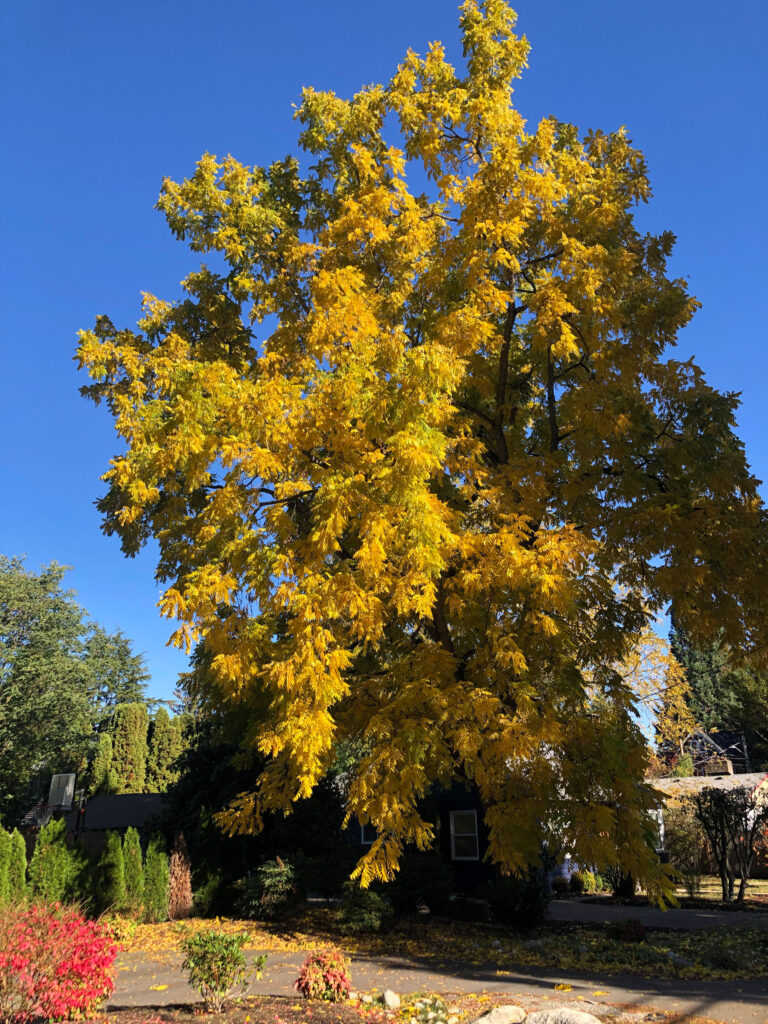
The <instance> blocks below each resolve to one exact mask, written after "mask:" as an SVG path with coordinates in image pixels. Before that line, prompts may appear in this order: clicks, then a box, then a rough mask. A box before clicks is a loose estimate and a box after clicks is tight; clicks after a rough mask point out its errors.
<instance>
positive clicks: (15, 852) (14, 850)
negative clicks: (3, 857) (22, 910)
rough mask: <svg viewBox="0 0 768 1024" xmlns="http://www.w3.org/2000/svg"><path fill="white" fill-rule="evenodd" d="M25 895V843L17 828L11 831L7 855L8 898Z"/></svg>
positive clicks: (12, 899)
mask: <svg viewBox="0 0 768 1024" xmlns="http://www.w3.org/2000/svg"><path fill="white" fill-rule="evenodd" d="M26 895H27V844H26V843H25V842H24V836H23V835H22V834H21V832H19V830H18V829H17V828H15V829H14V830H13V832H11V849H10V854H9V857H8V899H9V900H11V901H12V902H17V901H19V900H23V899H24V898H25V897H26Z"/></svg>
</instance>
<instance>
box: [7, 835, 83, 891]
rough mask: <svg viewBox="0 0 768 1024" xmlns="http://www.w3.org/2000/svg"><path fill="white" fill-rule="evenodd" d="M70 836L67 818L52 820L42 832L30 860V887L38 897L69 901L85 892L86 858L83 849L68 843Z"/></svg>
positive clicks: (38, 836)
mask: <svg viewBox="0 0 768 1024" xmlns="http://www.w3.org/2000/svg"><path fill="white" fill-rule="evenodd" d="M66 837H67V825H66V822H65V821H64V819H63V818H60V819H58V820H56V819H54V820H52V821H49V822H48V824H47V825H44V826H43V828H41V829H40V831H39V832H38V835H37V842H36V843H35V849H34V851H33V853H32V857H31V859H30V862H29V890H30V894H31V895H32V896H33V897H34V898H35V899H37V900H42V901H43V902H48V903H65V902H77V901H80V900H82V899H83V898H84V896H85V893H84V892H83V876H84V874H85V869H86V863H85V861H86V858H85V855H84V853H83V851H82V850H80V849H79V848H77V849H75V848H71V847H69V846H68V845H67V838H66ZM22 842H23V840H22Z"/></svg>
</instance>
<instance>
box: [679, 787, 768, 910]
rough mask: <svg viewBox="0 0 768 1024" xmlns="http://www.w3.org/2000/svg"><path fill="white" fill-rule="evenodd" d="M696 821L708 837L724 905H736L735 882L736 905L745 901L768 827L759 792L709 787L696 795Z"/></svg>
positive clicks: (767, 809) (767, 811)
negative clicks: (753, 867) (759, 847)
mask: <svg viewBox="0 0 768 1024" xmlns="http://www.w3.org/2000/svg"><path fill="white" fill-rule="evenodd" d="M694 800H695V808H696V817H697V818H698V820H699V822H700V823H701V827H702V829H703V830H704V832H705V833H706V836H707V839H708V841H709V846H710V849H711V852H712V856H713V858H714V860H715V863H716V864H717V871H718V874H719V876H720V884H721V886H722V893H723V901H724V902H725V903H730V902H732V901H733V894H734V883H735V879H736V878H737V877H738V879H739V889H738V894H737V897H736V899H737V901H738V902H739V903H741V902H742V900H743V899H744V895H745V893H746V889H747V882H748V881H749V877H750V874H751V872H752V866H753V864H754V860H755V853H756V846H757V843H758V841H759V837H760V835H761V832H762V829H763V827H764V826H765V824H766V823H768V804H766V803H764V802H763V801H762V800H761V798H760V796H759V795H758V793H757V792H755V791H753V792H750V791H749V790H747V789H744V788H738V789H728V790H725V789H717V788H715V787H714V786H709V787H707V788H706V789H702V790H701V792H699V793H697V794H696V796H695V798H694Z"/></svg>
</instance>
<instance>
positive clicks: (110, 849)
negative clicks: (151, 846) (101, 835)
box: [96, 832, 125, 913]
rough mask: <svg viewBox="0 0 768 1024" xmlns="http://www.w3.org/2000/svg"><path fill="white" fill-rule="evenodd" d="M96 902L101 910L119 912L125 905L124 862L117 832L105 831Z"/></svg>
mask: <svg viewBox="0 0 768 1024" xmlns="http://www.w3.org/2000/svg"><path fill="white" fill-rule="evenodd" d="M97 878H98V892H97V894H96V897H97V899H96V902H97V904H98V905H99V907H100V908H101V909H102V910H112V911H114V912H115V913H119V912H120V911H121V910H123V908H124V907H125V862H124V860H123V844H122V843H121V841H120V836H119V834H118V833H117V832H107V835H106V837H105V840H104V849H103V850H102V852H101V857H100V859H99V866H98V871H97Z"/></svg>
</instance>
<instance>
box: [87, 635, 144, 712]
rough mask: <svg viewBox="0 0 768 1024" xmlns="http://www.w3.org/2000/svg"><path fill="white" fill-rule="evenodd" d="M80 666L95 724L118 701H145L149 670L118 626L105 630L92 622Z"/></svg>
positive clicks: (117, 703) (111, 709)
mask: <svg viewBox="0 0 768 1024" xmlns="http://www.w3.org/2000/svg"><path fill="white" fill-rule="evenodd" d="M84 668H85V670H86V672H87V684H88V691H89V697H90V701H91V705H92V707H93V711H94V718H95V720H96V723H97V724H99V723H100V722H101V721H103V719H104V718H105V717H106V716H108V715H109V714H110V713H111V712H112V711H113V710H114V709H115V708H116V707H117V706H118V705H119V704H141V703H144V702H145V701H146V684H147V682H148V680H149V673H148V672H147V669H146V666H145V664H144V658H143V656H142V655H141V654H134V653H133V650H132V647H131V641H130V640H129V639H128V637H126V636H125V635H124V634H123V633H122V632H121V631H120V630H117V632H115V633H107V631H106V630H104V629H102V627H101V626H99V625H97V624H94V625H93V626H92V627H91V629H90V633H89V634H88V637H87V639H86V641H85V657H84Z"/></svg>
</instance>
